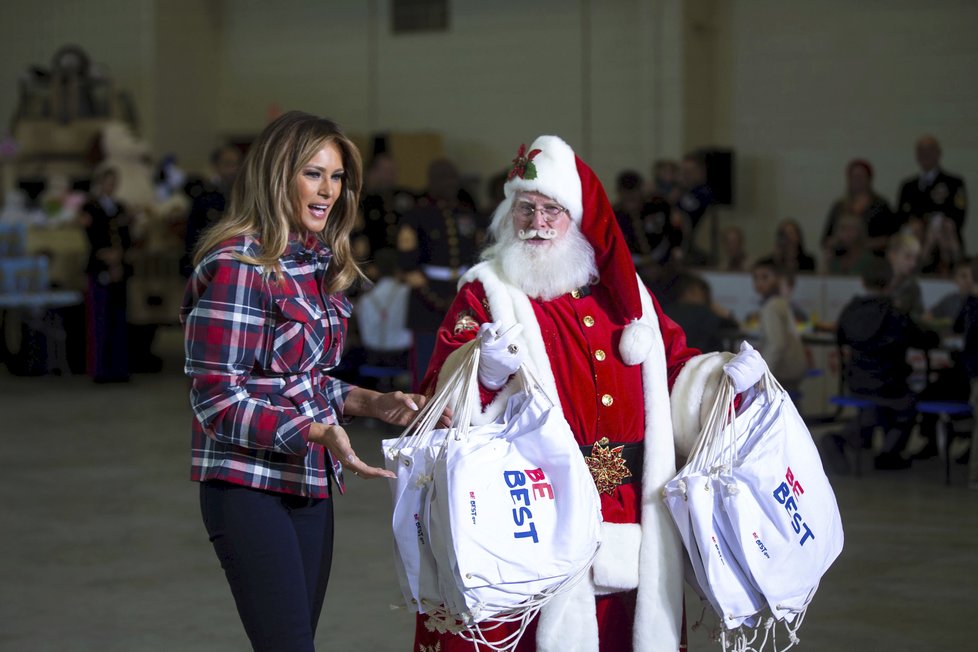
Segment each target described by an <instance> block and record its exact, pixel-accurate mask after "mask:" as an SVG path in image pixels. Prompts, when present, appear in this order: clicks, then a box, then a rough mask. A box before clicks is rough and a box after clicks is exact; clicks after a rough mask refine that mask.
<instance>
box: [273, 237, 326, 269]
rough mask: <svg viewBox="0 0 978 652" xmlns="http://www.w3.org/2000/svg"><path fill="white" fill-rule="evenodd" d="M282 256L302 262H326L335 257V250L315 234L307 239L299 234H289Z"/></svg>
mask: <svg viewBox="0 0 978 652" xmlns="http://www.w3.org/2000/svg"><path fill="white" fill-rule="evenodd" d="M282 258H285V259H289V260H294V261H296V262H300V263H303V262H313V261H319V262H321V263H323V264H326V263H329V261H330V260H331V259H332V258H333V252H332V251H330V249H329V247H327V246H326V245H325V244H324V243H323V242H322V241H321V240H320V239H319V238H317V237H316V236H315V235H310V236H309V237H307V238H306V239H305V240H302V239H300V238H299V236H297V235H289V242H288V244H287V245H286V247H285V252H284V253H283V254H282Z"/></svg>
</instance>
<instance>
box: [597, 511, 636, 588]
mask: <svg viewBox="0 0 978 652" xmlns="http://www.w3.org/2000/svg"><path fill="white" fill-rule="evenodd" d="M641 544H642V527H641V526H640V525H639V524H638V523H602V524H601V547H600V548H598V555H597V557H595V558H594V563H593V564H592V565H591V579H592V580H593V582H594V592H595V593H596V594H598V595H603V594H606V593H618V592H620V591H631V590H632V589H637V588H638V568H639V563H638V550H639V547H640V546H641Z"/></svg>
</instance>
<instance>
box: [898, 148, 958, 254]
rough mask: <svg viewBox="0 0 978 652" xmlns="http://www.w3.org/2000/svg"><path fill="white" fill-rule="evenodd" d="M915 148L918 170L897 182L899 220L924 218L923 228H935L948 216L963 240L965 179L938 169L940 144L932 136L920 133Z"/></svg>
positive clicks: (938, 227)
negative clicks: (911, 175)
mask: <svg viewBox="0 0 978 652" xmlns="http://www.w3.org/2000/svg"><path fill="white" fill-rule="evenodd" d="M916 152H917V163H918V164H919V165H920V174H918V175H916V176H914V177H911V178H910V179H907V180H906V181H904V182H903V184H902V185H901V186H900V197H899V199H898V200H897V212H898V213H899V214H900V216H901V219H900V222H901V223H906V222H908V221H911V220H920V221H924V222H926V226H925V228H931V229H934V230H935V231H938V230H940V224H941V222H943V221H944V220H945V219H947V220H951V221H952V222H954V226H955V227H956V230H957V233H958V240H959V242H960V243H962V244H963V243H964V240H963V238H962V233H961V231H962V228H963V227H964V220H965V217H966V216H967V212H968V195H967V192H966V191H965V187H964V180H963V179H961V178H960V177H956V176H954V175H953V174H948V173H947V172H945V171H944V170H942V169H941V167H940V164H941V145H940V143H938V142H937V139H936V138H934V137H933V136H921V137H920V139H918V140H917V149H916Z"/></svg>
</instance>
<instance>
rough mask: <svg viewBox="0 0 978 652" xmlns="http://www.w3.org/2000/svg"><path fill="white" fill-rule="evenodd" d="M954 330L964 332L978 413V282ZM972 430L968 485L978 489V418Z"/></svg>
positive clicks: (964, 356)
mask: <svg viewBox="0 0 978 652" xmlns="http://www.w3.org/2000/svg"><path fill="white" fill-rule="evenodd" d="M954 332H956V333H963V334H964V349H963V350H962V352H961V360H962V362H963V363H964V368H965V371H967V373H968V378H970V379H971V398H970V400H969V401H968V402H969V403H971V411H972V414H978V283H976V282H973V283H972V286H971V293H970V294H969V295H968V296H966V297H965V299H964V305H962V307H961V312H959V313H958V318H957V320H956V321H955V322H954ZM974 424H975V425H974V427H973V429H972V431H971V453H970V460H969V462H968V486H969V487H971V488H972V489H978V451H976V449H978V419H975V420H974Z"/></svg>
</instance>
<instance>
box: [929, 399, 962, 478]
mask: <svg viewBox="0 0 978 652" xmlns="http://www.w3.org/2000/svg"><path fill="white" fill-rule="evenodd" d="M917 412H919V413H920V414H936V415H937V452H938V454H939V455H942V456H943V457H944V483H945V484H947V485H950V484H951V453H950V451H949V447H950V443H951V442H950V437H949V436H948V432H949V425H950V422H951V417H952V416H963V415H966V414H971V405H969V404H968V403H965V402H964V401H920V402H919V403H917ZM971 445H972V446H974V445H975V442H974V441H972V442H971Z"/></svg>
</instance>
